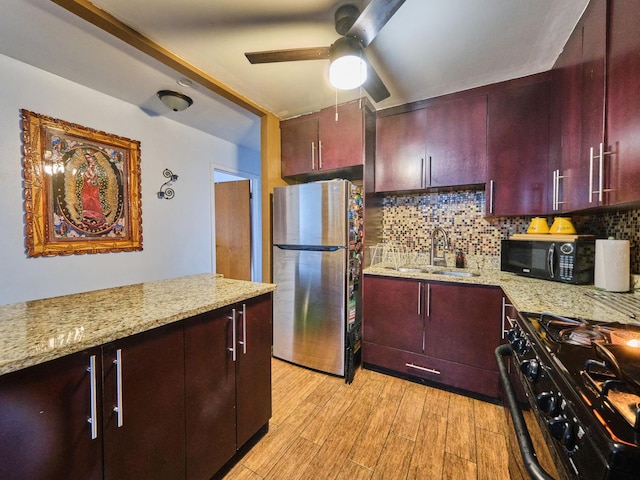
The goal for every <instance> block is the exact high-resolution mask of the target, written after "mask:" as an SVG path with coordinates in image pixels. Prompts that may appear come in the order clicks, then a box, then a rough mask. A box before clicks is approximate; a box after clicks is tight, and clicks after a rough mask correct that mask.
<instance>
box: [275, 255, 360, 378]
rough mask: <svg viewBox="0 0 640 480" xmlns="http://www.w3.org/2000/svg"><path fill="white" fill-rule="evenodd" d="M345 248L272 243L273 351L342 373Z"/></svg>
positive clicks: (301, 361)
mask: <svg viewBox="0 0 640 480" xmlns="http://www.w3.org/2000/svg"><path fill="white" fill-rule="evenodd" d="M346 265H347V252H346V250H345V249H344V248H339V249H337V250H335V251H308V250H284V249H281V248H279V247H278V246H274V247H273V274H274V281H275V283H276V284H277V285H278V288H277V289H276V291H275V292H274V298H273V355H274V357H277V358H281V359H283V360H287V361H290V362H293V363H296V364H299V365H303V366H306V367H309V368H313V369H316V370H320V371H323V372H327V373H333V374H335V375H340V376H343V375H344V357H345V351H344V350H345V329H346V327H345V325H346V307H345V304H346V296H347V293H346V283H347V282H346V275H347V266H346Z"/></svg>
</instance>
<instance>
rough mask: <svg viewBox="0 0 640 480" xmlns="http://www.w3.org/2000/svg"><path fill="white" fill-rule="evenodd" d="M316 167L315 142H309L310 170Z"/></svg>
mask: <svg viewBox="0 0 640 480" xmlns="http://www.w3.org/2000/svg"><path fill="white" fill-rule="evenodd" d="M315 169H316V142H311V170H315Z"/></svg>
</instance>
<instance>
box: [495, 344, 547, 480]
mask: <svg viewBox="0 0 640 480" xmlns="http://www.w3.org/2000/svg"><path fill="white" fill-rule="evenodd" d="M512 354H513V350H512V349H511V345H509V344H503V345H500V346H499V347H498V348H496V351H495V355H496V361H497V362H498V370H499V371H500V381H501V382H502V386H503V388H504V393H505V401H506V403H507V407H508V408H509V413H510V414H511V419H512V420H513V427H514V429H515V431H516V438H517V439H518V446H519V447H520V454H521V455H522V461H523V462H524V466H525V468H526V469H527V472H529V475H530V476H531V478H532V479H534V480H554V478H553V477H552V476H551V475H549V474H548V473H547V472H546V471H545V470H544V468H542V467H541V466H540V464H539V463H538V459H537V458H536V453H535V449H534V448H533V443H532V442H531V436H530V435H529V430H527V424H526V423H525V421H524V417H523V416H522V412H521V411H520V407H519V406H518V400H517V399H516V393H515V391H514V390H513V386H512V385H511V380H510V379H509V373H508V372H507V366H506V365H505V363H504V359H503V357H505V356H508V355H512Z"/></svg>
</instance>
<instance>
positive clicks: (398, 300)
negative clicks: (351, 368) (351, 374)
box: [362, 276, 424, 363]
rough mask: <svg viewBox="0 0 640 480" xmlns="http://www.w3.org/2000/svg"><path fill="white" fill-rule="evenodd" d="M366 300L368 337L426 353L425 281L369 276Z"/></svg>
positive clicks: (365, 288) (382, 342) (388, 345)
mask: <svg viewBox="0 0 640 480" xmlns="http://www.w3.org/2000/svg"><path fill="white" fill-rule="evenodd" d="M363 303H364V305H363V321H362V324H363V327H362V328H363V340H364V341H366V342H370V343H375V344H378V345H384V346H387V347H391V348H396V349H399V350H405V351H408V352H414V353H423V351H424V344H423V343H424V341H423V339H424V316H423V314H422V312H423V306H424V295H423V284H422V282H416V281H412V280H404V279H398V278H384V277H373V276H366V277H365V278H364V302H363ZM363 361H365V362H366V361H368V360H367V359H366V358H363ZM373 363H375V362H373Z"/></svg>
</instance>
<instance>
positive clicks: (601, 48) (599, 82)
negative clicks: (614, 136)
mask: <svg viewBox="0 0 640 480" xmlns="http://www.w3.org/2000/svg"><path fill="white" fill-rule="evenodd" d="M608 3H609V2H591V3H590V4H589V7H588V8H589V10H587V13H586V14H585V17H584V18H585V20H584V30H583V36H582V62H583V63H582V96H581V100H582V101H581V107H580V108H581V111H580V118H581V120H582V122H581V146H580V151H581V158H582V161H583V162H584V163H585V165H586V171H587V173H588V172H589V164H590V162H589V155H590V150H591V148H593V152H594V156H598V154H599V148H600V143H602V142H604V127H605V107H604V102H605V91H606V87H605V80H606V73H605V67H606V61H605V57H606V44H607V40H606V37H607V4H608ZM604 147H606V145H604ZM608 162H609V157H605V159H604V165H605V166H606V165H608ZM604 170H605V172H604V178H603V179H602V182H603V190H604V189H605V188H607V177H608V175H607V169H604ZM592 173H593V184H592V185H589V190H588V191H587V194H588V196H587V201H586V203H584V204H582V205H580V204H578V205H576V207H577V208H587V207H596V206H598V205H600V204H601V203H600V202H599V199H598V194H597V193H593V191H594V190H595V191H597V190H599V187H598V185H599V182H600V175H599V167H598V159H594V161H593V172H592ZM587 183H588V179H587ZM606 199H607V195H606V194H604V193H603V203H604V202H606Z"/></svg>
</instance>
